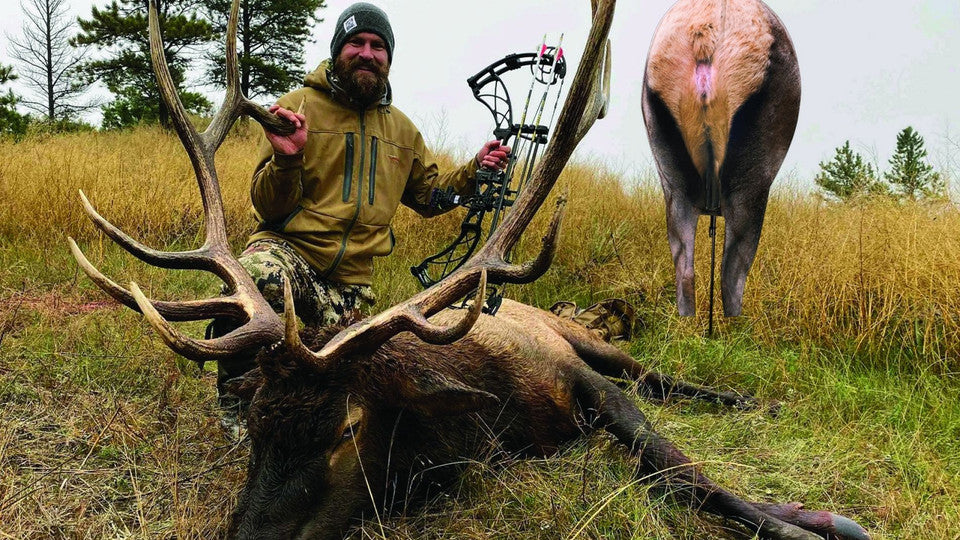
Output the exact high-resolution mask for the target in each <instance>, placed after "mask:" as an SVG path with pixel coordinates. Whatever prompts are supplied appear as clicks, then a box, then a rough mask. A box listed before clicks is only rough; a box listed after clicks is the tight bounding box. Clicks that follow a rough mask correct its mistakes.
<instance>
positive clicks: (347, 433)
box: [340, 422, 360, 444]
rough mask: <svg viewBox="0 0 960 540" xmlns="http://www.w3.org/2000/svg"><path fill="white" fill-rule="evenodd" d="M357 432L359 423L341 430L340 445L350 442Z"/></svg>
mask: <svg viewBox="0 0 960 540" xmlns="http://www.w3.org/2000/svg"><path fill="white" fill-rule="evenodd" d="M358 431H360V422H354V423H353V424H350V425H349V426H347V429H345V430H343V434H341V435H340V443H341V444H342V443H344V442H347V441H349V440H352V439H353V438H354V437H355V436H356V435H357V432H358Z"/></svg>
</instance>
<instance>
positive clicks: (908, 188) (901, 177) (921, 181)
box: [884, 126, 946, 201]
mask: <svg viewBox="0 0 960 540" xmlns="http://www.w3.org/2000/svg"><path fill="white" fill-rule="evenodd" d="M926 157H927V150H926V149H925V148H924V147H923V137H921V136H920V134H919V133H917V132H916V131H914V129H913V128H912V127H909V126H908V127H906V128H904V129H903V131H901V132H900V133H898V134H897V151H896V152H895V153H894V154H893V156H892V157H891V158H890V170H889V171H888V172H887V173H886V174H884V177H886V179H887V180H889V181H890V183H891V184H893V185H894V186H895V187H896V189H897V191H898V193H899V194H900V195H902V196H904V197H907V198H908V199H910V200H911V201H915V200H917V199H920V198H929V199H935V198H941V197H943V196H944V195H945V193H946V185H945V183H944V181H943V179H942V178H941V177H940V174H938V173H936V172H934V170H933V166H931V165H930V164H929V163H927V162H926V160H925V159H924V158H926Z"/></svg>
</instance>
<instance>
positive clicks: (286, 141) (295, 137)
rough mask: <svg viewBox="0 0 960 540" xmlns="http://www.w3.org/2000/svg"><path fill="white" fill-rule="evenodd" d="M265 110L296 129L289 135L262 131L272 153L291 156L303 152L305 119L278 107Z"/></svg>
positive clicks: (305, 136) (305, 134)
mask: <svg viewBox="0 0 960 540" xmlns="http://www.w3.org/2000/svg"><path fill="white" fill-rule="evenodd" d="M267 110H269V111H270V112H272V113H273V114H275V115H277V116H279V117H281V118H284V119H286V120H287V121H288V122H290V123H291V124H293V125H294V126H296V127H297V130H296V131H294V132H293V134H291V135H277V134H275V133H270V131H268V130H266V129H265V130H263V132H264V133H265V134H266V136H267V140H268V141H270V145H271V146H273V151H274V152H275V153H277V154H285V155H291V154H296V153H297V152H299V151H301V150H303V147H304V145H306V144H307V117H306V116H304V115H302V114H297V113H295V112H293V111H291V110H288V109H284V108H283V107H281V106H279V105H272V106H270V108H269V109H267Z"/></svg>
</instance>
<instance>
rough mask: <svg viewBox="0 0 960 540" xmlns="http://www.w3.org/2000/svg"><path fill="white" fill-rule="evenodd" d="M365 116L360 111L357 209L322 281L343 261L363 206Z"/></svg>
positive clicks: (364, 113) (363, 112) (364, 112)
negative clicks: (348, 241)
mask: <svg viewBox="0 0 960 540" xmlns="http://www.w3.org/2000/svg"><path fill="white" fill-rule="evenodd" d="M365 115H366V111H360V164H359V166H358V167H357V170H358V171H360V173H359V174H358V180H361V181H358V182H357V207H356V210H354V212H353V219H351V220H350V224H349V225H347V230H345V231H344V232H343V238H341V239H340V251H338V252H337V256H336V257H334V259H333V262H332V263H331V264H330V268H328V269H327V271H326V272H324V273H323V276H322V277H323V279H326V278H328V277H330V275H331V274H333V272H334V270H336V269H337V267H338V266H340V261H342V260H343V255H344V253H346V251H347V240H348V239H349V238H350V233H351V232H353V226H354V225H356V224H357V219H358V218H359V217H360V206H361V205H362V204H363V182H362V178H363V177H362V176H361V175H362V174H363V158H364V152H366V148H365V146H366V144H365V143H366V129H365V125H364V116H365ZM349 148H352V145H351V146H349ZM351 173H352V171H351ZM351 176H352V174H351ZM344 189H345V190H346V189H347V188H346V187H344ZM347 195H348V197H349V192H347ZM345 200H346V199H345Z"/></svg>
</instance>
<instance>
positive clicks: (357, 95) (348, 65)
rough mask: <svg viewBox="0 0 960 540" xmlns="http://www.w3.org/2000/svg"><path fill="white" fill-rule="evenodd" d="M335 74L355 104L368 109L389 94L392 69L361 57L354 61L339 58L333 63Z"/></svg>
mask: <svg viewBox="0 0 960 540" xmlns="http://www.w3.org/2000/svg"><path fill="white" fill-rule="evenodd" d="M360 68H365V69H366V70H368V71H363V70H361V69H360ZM333 74H334V75H335V76H336V77H337V80H338V81H339V84H340V87H341V88H342V89H343V90H344V91H345V92H346V94H347V96H349V98H350V99H351V100H352V101H353V102H354V103H358V104H360V105H362V106H364V107H366V106H368V105H370V104H371V103H374V102H376V101H379V100H380V99H381V98H382V97H383V95H384V94H385V93H386V92H387V76H388V75H389V74H390V67H389V66H381V65H379V64H377V63H376V62H373V61H370V60H364V59H363V58H360V57H354V58H353V59H352V60H343V59H340V58H338V59H337V60H336V61H335V62H334V63H333Z"/></svg>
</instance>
